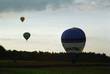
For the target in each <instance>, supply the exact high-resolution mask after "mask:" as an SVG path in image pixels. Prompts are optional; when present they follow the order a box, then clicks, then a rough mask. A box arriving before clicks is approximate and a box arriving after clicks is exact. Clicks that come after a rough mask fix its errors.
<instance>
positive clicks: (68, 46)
mask: <svg viewBox="0 0 110 74" xmlns="http://www.w3.org/2000/svg"><path fill="white" fill-rule="evenodd" d="M61 41H62V45H63V47H64V49H65V50H66V52H75V53H80V52H82V50H83V48H84V46H85V42H86V36H85V33H84V32H83V31H82V30H81V29H80V28H70V29H68V30H66V31H64V32H63V34H62V36H61Z"/></svg>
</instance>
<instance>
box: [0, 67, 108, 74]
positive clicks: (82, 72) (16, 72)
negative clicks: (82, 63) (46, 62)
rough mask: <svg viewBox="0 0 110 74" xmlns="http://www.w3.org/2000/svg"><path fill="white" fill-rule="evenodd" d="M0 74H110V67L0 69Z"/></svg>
mask: <svg viewBox="0 0 110 74" xmlns="http://www.w3.org/2000/svg"><path fill="white" fill-rule="evenodd" d="M0 74H110V67H45V68H0Z"/></svg>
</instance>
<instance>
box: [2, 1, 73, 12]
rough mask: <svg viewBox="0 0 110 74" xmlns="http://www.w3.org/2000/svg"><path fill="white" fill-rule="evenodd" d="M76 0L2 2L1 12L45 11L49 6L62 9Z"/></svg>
mask: <svg viewBox="0 0 110 74" xmlns="http://www.w3.org/2000/svg"><path fill="white" fill-rule="evenodd" d="M72 1H74V0H0V11H1V12H2V11H25V10H37V11H41V10H45V9H46V8H47V7H48V6H51V7H53V8H60V7H61V6H62V5H63V6H65V5H69V4H70V3H72Z"/></svg>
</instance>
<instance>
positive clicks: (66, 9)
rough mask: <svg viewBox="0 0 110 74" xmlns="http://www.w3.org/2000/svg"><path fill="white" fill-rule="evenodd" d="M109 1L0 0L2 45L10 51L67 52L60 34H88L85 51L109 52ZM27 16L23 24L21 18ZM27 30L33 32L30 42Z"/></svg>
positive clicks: (0, 41) (0, 42)
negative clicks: (70, 30) (77, 31)
mask: <svg viewBox="0 0 110 74" xmlns="http://www.w3.org/2000/svg"><path fill="white" fill-rule="evenodd" d="M109 12H110V0H0V45H3V46H4V47H5V48H7V49H11V50H14V49H16V50H27V51H50V52H65V50H64V49H63V47H62V44H61V40H60V38H61V34H62V32H63V31H64V30H66V29H68V28H72V27H79V28H81V29H83V30H84V31H85V33H86V36H87V42H86V46H85V49H84V52H96V53H106V54H107V55H110V44H109V43H110V35H109V32H110V20H109V19H110V13H109ZM21 16H25V17H26V20H25V21H24V22H23V23H22V22H21V21H20V19H19V18H20V17H21ZM24 32H30V33H31V37H30V39H29V41H28V42H26V41H25V39H24V38H23V36H22V35H23V33H24Z"/></svg>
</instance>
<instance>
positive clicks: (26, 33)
mask: <svg viewBox="0 0 110 74" xmlns="http://www.w3.org/2000/svg"><path fill="white" fill-rule="evenodd" d="M30 36H31V34H30V33H29V32H25V33H24V34H23V37H24V38H25V39H26V40H28V39H29V38H30Z"/></svg>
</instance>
